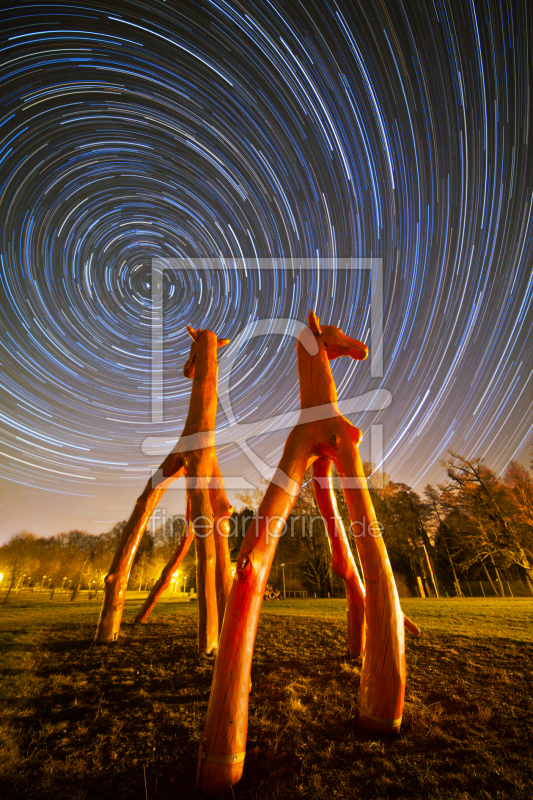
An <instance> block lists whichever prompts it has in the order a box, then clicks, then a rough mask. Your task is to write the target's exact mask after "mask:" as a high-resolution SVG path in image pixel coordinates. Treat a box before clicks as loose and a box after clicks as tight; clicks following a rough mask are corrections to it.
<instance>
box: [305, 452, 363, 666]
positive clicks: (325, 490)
mask: <svg viewBox="0 0 533 800" xmlns="http://www.w3.org/2000/svg"><path fill="white" fill-rule="evenodd" d="M332 466H333V462H332V461H331V459H329V458H318V459H317V460H316V461H315V462H314V463H313V467H312V470H313V486H314V490H315V496H316V501H317V503H318V507H319V509H320V513H321V514H322V517H323V518H324V523H325V525H326V529H327V532H328V536H329V541H330V546H331V568H332V569H333V571H334V572H335V574H336V575H338V576H339V578H342V580H343V581H344V586H345V588H346V605H347V609H346V610H347V622H348V652H349V654H350V658H358V657H359V656H360V655H362V653H363V648H364V641H365V590H364V587H363V584H362V582H361V578H360V577H359V572H358V570H357V566H356V563H355V559H354V557H353V553H352V551H351V549H350V544H349V542H348V539H347V536H346V531H345V530H344V526H343V524H342V521H341V517H340V514H339V510H338V508H337V502H336V500H335V493H334V491H333V486H332V483H331V477H332V476H331V468H332Z"/></svg>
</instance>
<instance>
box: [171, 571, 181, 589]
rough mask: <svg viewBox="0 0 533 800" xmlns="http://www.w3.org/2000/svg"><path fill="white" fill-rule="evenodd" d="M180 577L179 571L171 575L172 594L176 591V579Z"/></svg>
mask: <svg viewBox="0 0 533 800" xmlns="http://www.w3.org/2000/svg"><path fill="white" fill-rule="evenodd" d="M179 576H180V571H179V569H177V570H176V572H173V573H172V583H173V584H174V594H176V592H177V591H178V578H179Z"/></svg>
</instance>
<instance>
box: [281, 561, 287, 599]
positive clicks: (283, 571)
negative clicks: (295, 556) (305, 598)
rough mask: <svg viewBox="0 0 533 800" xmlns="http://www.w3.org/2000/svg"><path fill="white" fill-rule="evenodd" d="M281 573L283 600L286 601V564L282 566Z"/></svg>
mask: <svg viewBox="0 0 533 800" xmlns="http://www.w3.org/2000/svg"><path fill="white" fill-rule="evenodd" d="M281 571H282V573H283V599H284V600H286V599H287V597H286V594H285V564H281Z"/></svg>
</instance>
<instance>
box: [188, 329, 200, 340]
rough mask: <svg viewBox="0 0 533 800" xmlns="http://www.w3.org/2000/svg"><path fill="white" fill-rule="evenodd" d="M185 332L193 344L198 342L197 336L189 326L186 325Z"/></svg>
mask: <svg viewBox="0 0 533 800" xmlns="http://www.w3.org/2000/svg"><path fill="white" fill-rule="evenodd" d="M187 330H188V331H189V336H190V337H191V339H193V340H194V341H195V342H197V341H198V334H197V333H196V331H195V330H194V328H193V327H191V326H190V325H187Z"/></svg>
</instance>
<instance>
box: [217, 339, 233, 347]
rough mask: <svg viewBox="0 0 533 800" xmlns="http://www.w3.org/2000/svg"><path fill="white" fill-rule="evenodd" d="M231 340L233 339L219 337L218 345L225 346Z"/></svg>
mask: <svg viewBox="0 0 533 800" xmlns="http://www.w3.org/2000/svg"><path fill="white" fill-rule="evenodd" d="M230 342H231V339H217V347H225V346H226V345H227V344H229V343H230Z"/></svg>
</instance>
